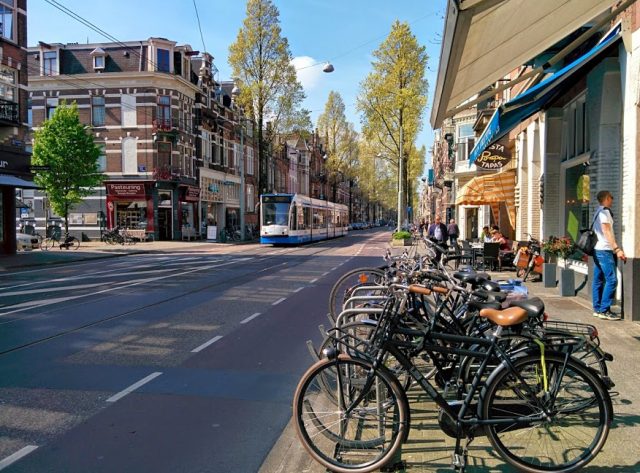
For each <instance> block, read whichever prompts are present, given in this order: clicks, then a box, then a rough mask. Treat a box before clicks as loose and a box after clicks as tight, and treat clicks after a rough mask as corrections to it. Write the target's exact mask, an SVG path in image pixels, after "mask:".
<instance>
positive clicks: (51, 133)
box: [31, 102, 104, 232]
mask: <svg viewBox="0 0 640 473" xmlns="http://www.w3.org/2000/svg"><path fill="white" fill-rule="evenodd" d="M99 156H100V148H99V147H98V146H97V145H96V144H95V143H94V141H93V135H92V134H91V133H90V132H89V131H88V130H87V128H86V127H85V126H84V125H83V124H82V123H80V117H79V115H78V107H77V105H76V104H75V102H74V103H73V104H72V105H70V106H69V105H67V104H66V103H64V102H61V103H60V104H59V106H58V107H57V108H56V111H55V112H54V114H53V116H52V117H51V118H50V119H49V120H45V121H44V122H43V124H42V126H41V128H40V129H38V130H36V132H35V135H34V140H33V155H32V157H31V163H32V164H34V165H36V166H47V167H48V168H49V170H47V171H37V172H36V175H35V179H34V181H35V183H36V184H38V185H39V186H40V187H42V188H43V189H44V190H45V191H46V193H47V196H48V198H49V202H50V205H51V207H52V208H53V210H54V212H55V213H56V214H58V215H60V216H62V217H63V218H64V228H65V232H68V231H69V221H68V219H69V211H70V210H71V208H72V207H73V205H75V204H77V203H80V202H82V199H83V197H86V196H88V195H90V194H91V193H92V191H93V188H95V187H97V186H100V185H101V184H102V180H103V178H104V176H103V175H101V174H100V172H99V171H100V169H99V164H98V157H99Z"/></svg>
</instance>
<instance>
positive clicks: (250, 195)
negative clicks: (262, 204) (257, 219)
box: [246, 184, 256, 212]
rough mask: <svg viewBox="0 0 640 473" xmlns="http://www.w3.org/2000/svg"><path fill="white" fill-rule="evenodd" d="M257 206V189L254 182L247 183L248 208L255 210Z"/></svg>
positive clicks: (251, 210) (250, 210)
mask: <svg viewBox="0 0 640 473" xmlns="http://www.w3.org/2000/svg"><path fill="white" fill-rule="evenodd" d="M255 206H256V202H255V191H254V190H253V185H252V184H247V207H246V208H247V210H248V211H249V212H253V211H254V209H255Z"/></svg>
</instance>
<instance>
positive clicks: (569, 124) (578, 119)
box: [561, 92, 591, 161]
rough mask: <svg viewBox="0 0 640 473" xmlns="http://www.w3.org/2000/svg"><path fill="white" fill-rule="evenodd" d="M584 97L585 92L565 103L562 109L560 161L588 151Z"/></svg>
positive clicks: (587, 119)
mask: <svg viewBox="0 0 640 473" xmlns="http://www.w3.org/2000/svg"><path fill="white" fill-rule="evenodd" d="M586 99H587V94H586V92H585V93H583V94H581V95H579V96H578V97H576V98H575V99H573V100H572V101H571V102H569V103H568V104H567V105H565V106H564V108H563V110H562V153H561V157H562V161H567V160H571V159H573V158H575V157H578V156H581V155H583V154H587V153H589V151H590V148H591V146H590V140H589V114H588V112H587V105H586Z"/></svg>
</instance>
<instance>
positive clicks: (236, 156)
mask: <svg viewBox="0 0 640 473" xmlns="http://www.w3.org/2000/svg"><path fill="white" fill-rule="evenodd" d="M243 157H244V156H243ZM233 168H234V169H235V170H236V171H238V170H240V143H233Z"/></svg>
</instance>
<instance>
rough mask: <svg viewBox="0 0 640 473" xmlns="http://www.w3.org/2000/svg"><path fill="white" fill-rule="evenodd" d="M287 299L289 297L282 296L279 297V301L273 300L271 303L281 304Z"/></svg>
mask: <svg viewBox="0 0 640 473" xmlns="http://www.w3.org/2000/svg"><path fill="white" fill-rule="evenodd" d="M286 300H287V298H286V297H281V298H280V299H278V300H277V301H275V302H272V303H271V305H278V304H280V303H281V302H284V301H286Z"/></svg>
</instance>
